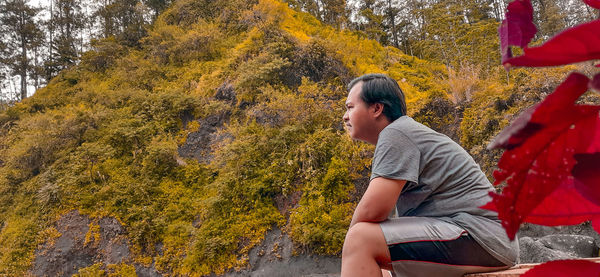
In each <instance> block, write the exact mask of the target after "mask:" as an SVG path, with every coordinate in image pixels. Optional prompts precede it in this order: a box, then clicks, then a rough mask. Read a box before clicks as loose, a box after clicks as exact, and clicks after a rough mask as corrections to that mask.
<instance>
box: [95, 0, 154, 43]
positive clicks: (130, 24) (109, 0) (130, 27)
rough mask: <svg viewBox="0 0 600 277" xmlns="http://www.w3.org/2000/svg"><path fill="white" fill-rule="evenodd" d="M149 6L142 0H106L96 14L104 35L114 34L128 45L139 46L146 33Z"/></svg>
mask: <svg viewBox="0 0 600 277" xmlns="http://www.w3.org/2000/svg"><path fill="white" fill-rule="evenodd" d="M148 14H149V12H148V8H147V7H146V6H145V5H144V4H143V3H142V2H141V1H140V0H104V1H103V2H102V3H101V5H100V6H99V7H98V9H97V10H96V12H95V13H94V15H95V16H96V17H97V18H98V19H99V21H100V29H101V33H102V37H105V38H107V37H111V36H114V37H116V38H117V39H119V40H120V41H121V42H122V43H124V44H125V45H128V46H137V45H138V44H139V39H140V38H142V37H144V36H145V35H146V29H145V27H146V25H147V24H148V23H149V22H147V21H146V19H145V16H146V15H148Z"/></svg>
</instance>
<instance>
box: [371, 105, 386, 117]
mask: <svg viewBox="0 0 600 277" xmlns="http://www.w3.org/2000/svg"><path fill="white" fill-rule="evenodd" d="M371 107H372V108H373V115H374V116H375V117H379V116H381V115H383V104H381V103H374V104H373V105H371Z"/></svg>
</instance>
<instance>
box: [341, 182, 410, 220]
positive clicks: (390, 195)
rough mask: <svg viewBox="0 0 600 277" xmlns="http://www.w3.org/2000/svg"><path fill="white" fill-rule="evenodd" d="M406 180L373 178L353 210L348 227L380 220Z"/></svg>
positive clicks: (393, 204)
mask: <svg viewBox="0 0 600 277" xmlns="http://www.w3.org/2000/svg"><path fill="white" fill-rule="evenodd" d="M405 183H406V181H404V180H392V179H386V178H381V177H379V178H375V179H373V180H371V183H369V187H368V188H367V191H365V194H364V195H363V197H362V198H361V199H360V202H359V203H358V205H357V206H356V209H355V210H354V214H353V215H352V221H351V222H350V227H352V226H354V225H355V224H356V223H359V222H382V221H384V220H386V219H387V217H388V215H389V214H390V211H391V210H392V209H393V208H394V206H395V204H396V200H397V199H398V196H399V195H400V192H401V191H402V188H403V187H404V184H405Z"/></svg>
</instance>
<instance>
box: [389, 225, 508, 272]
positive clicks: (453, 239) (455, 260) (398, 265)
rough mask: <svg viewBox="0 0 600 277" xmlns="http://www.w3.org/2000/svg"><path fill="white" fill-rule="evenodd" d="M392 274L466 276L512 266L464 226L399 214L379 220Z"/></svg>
mask: <svg viewBox="0 0 600 277" xmlns="http://www.w3.org/2000/svg"><path fill="white" fill-rule="evenodd" d="M380 226H381V230H382V231H383V235H384V237H385V240H386V242H387V245H388V249H389V250H390V257H391V259H392V267H393V269H394V272H393V276H410V277H420V276H423V277H428V276H463V275H464V274H466V273H474V272H489V271H496V270H502V269H506V268H508V267H509V266H507V265H505V264H503V263H502V262H500V261H498V260H497V259H496V258H494V257H493V256H492V255H490V254H489V253H488V252H487V251H486V250H485V249H483V248H482V247H481V246H480V245H479V244H478V243H477V242H476V241H475V240H474V239H473V238H472V237H471V236H470V235H469V233H468V232H467V231H466V230H464V229H463V228H461V227H459V226H458V225H454V224H452V223H449V222H446V221H443V220H440V219H436V218H431V217H398V218H392V219H389V220H387V221H384V222H382V223H380Z"/></svg>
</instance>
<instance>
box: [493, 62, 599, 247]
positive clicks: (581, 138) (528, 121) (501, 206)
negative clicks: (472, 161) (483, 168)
mask: <svg viewBox="0 0 600 277" xmlns="http://www.w3.org/2000/svg"><path fill="white" fill-rule="evenodd" d="M588 83H589V79H588V78H587V77H586V76H585V75H582V74H579V73H572V74H571V75H570V76H569V77H568V78H567V79H566V80H565V81H564V82H563V83H562V84H561V85H560V86H559V87H558V88H557V89H556V91H554V92H553V93H552V94H551V95H549V96H548V97H546V99H544V101H543V102H541V103H540V104H539V105H538V106H536V107H534V108H531V109H528V110H527V111H526V112H524V113H523V114H521V115H520V116H519V117H518V118H517V120H516V121H515V123H514V124H513V125H511V126H509V127H508V128H506V129H505V130H503V131H502V132H501V133H500V134H499V135H498V136H497V138H496V139H495V140H494V142H493V143H491V144H490V145H489V148H499V147H502V148H506V149H508V150H506V151H505V152H504V153H503V155H502V157H501V158H500V161H499V162H498V170H497V171H496V172H494V178H495V179H496V181H495V183H494V184H495V185H497V184H499V183H500V182H502V181H506V182H507V184H508V185H507V186H506V187H505V188H504V190H503V192H502V194H501V195H500V194H495V193H491V195H492V202H493V203H491V204H488V205H486V206H484V207H483V208H487V209H494V208H497V211H498V217H499V218H500V220H501V221H502V225H503V226H504V228H505V229H506V232H507V234H508V236H509V237H510V238H511V239H513V238H514V235H515V234H516V232H517V231H518V229H519V225H520V224H521V223H522V222H523V221H525V219H526V217H527V216H528V215H529V214H530V213H532V211H533V210H534V209H536V207H538V205H540V203H542V202H543V201H544V199H545V198H546V197H548V196H549V195H550V194H552V192H553V191H554V190H555V189H557V187H558V186H559V185H560V184H562V183H565V182H567V180H568V178H570V177H569V176H570V175H571V170H572V168H573V166H574V165H575V163H576V161H575V159H574V158H573V154H575V153H586V151H588V149H589V147H590V145H592V141H593V140H594V136H595V133H596V129H597V127H598V119H599V118H598V111H599V110H600V106H586V105H575V101H576V100H577V99H578V98H579V97H580V96H581V95H582V94H583V93H585V92H586V91H587V87H588Z"/></svg>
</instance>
